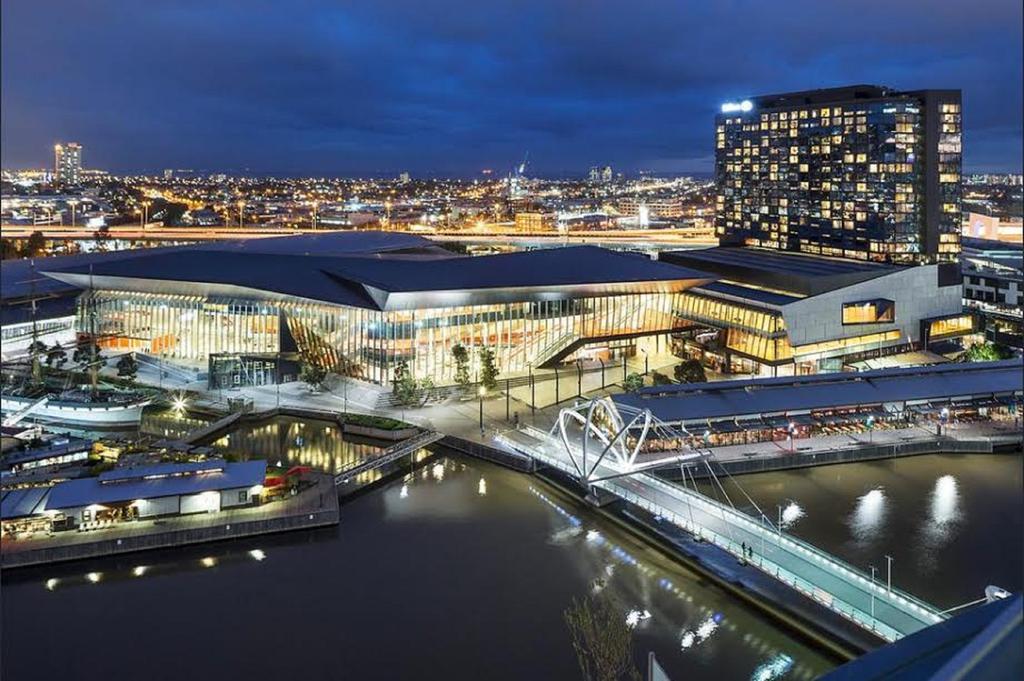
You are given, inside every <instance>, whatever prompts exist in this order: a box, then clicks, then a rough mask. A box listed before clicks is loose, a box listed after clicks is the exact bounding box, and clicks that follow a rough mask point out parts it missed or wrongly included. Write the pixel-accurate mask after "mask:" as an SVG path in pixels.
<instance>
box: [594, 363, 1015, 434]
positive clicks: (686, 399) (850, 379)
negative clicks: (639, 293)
mask: <svg viewBox="0 0 1024 681" xmlns="http://www.w3.org/2000/svg"><path fill="white" fill-rule="evenodd" d="M1022 390H1024V363H1022V360H1021V359H1019V358H1018V359H1010V360H1004V361H1000V362H974V363H962V364H961V363H957V364H952V363H951V364H938V365H934V366H923V367H910V368H900V369H878V370H874V371H862V372H857V373H850V372H842V373H834V374H817V375H814V376H799V377H788V376H787V377H783V378H762V379H750V380H742V381H719V382H712V383H690V384H680V385H668V386H654V387H651V388H644V389H642V390H639V391H637V392H636V393H631V394H624V395H616V396H614V398H613V399H614V400H615V401H616V402H619V403H621V404H625V405H629V406H632V407H637V408H640V409H650V410H651V412H652V413H653V414H654V415H655V416H656V417H658V418H660V419H661V420H663V421H667V422H669V423H677V422H680V421H695V420H701V419H712V418H727V417H733V416H745V415H751V414H780V413H787V412H797V411H810V410H814V409H828V408H833V407H845V406H854V405H871V404H882V403H885V402H902V401H904V400H906V401H916V400H945V399H948V398H950V397H952V396H962V395H990V394H1008V393H1014V392H1016V393H1019V392H1021V391H1022Z"/></svg>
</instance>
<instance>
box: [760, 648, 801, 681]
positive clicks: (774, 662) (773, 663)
mask: <svg viewBox="0 0 1024 681" xmlns="http://www.w3.org/2000/svg"><path fill="white" fill-rule="evenodd" d="M792 668H793V658H791V657H790V656H789V655H784V654H782V653H779V654H778V655H776V656H775V657H773V658H772V659H770V660H768V661H767V662H764V663H762V664H760V665H758V666H757V669H755V670H754V673H753V674H752V675H751V676H750V681H772V679H778V678H780V677H782V676H784V675H785V674H786V673H787V672H789V670H790V669H792Z"/></svg>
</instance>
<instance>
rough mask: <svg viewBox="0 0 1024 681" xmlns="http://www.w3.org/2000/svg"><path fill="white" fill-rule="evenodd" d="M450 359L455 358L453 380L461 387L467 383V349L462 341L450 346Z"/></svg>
mask: <svg viewBox="0 0 1024 681" xmlns="http://www.w3.org/2000/svg"><path fill="white" fill-rule="evenodd" d="M452 359H454V360H455V382H456V383H458V384H459V385H461V386H462V387H463V388H465V387H466V386H468V385H469V350H467V349H466V346H465V345H463V344H462V343H456V344H455V345H454V346H452Z"/></svg>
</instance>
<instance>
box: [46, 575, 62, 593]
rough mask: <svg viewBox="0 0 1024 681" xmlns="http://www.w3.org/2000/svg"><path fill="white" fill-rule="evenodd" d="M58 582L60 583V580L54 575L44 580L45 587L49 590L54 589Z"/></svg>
mask: <svg viewBox="0 0 1024 681" xmlns="http://www.w3.org/2000/svg"><path fill="white" fill-rule="evenodd" d="M58 584H60V580H59V579H57V578H56V577H50V578H49V579H48V580H46V588H47V590H49V591H53V590H54V589H56V588H57V585H58Z"/></svg>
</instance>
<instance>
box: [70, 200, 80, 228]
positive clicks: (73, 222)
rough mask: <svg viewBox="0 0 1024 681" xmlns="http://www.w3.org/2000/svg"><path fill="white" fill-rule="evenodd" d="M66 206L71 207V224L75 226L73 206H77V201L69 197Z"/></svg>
mask: <svg viewBox="0 0 1024 681" xmlns="http://www.w3.org/2000/svg"><path fill="white" fill-rule="evenodd" d="M68 206H70V207H71V226H72V227H74V226H75V208H76V207H77V206H78V201H76V200H74V199H71V200H70V201H68Z"/></svg>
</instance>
